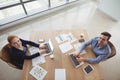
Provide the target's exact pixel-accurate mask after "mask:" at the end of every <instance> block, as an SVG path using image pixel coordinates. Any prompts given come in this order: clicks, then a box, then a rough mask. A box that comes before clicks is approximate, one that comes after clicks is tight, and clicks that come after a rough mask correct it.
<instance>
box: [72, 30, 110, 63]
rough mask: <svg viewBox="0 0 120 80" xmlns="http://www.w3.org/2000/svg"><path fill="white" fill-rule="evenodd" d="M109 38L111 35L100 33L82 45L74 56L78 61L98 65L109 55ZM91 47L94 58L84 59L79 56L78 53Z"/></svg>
mask: <svg viewBox="0 0 120 80" xmlns="http://www.w3.org/2000/svg"><path fill="white" fill-rule="evenodd" d="M110 37H111V34H110V33H108V32H102V33H101V34H100V36H99V37H95V38H92V39H91V40H89V41H88V42H86V43H84V44H83V45H82V46H81V48H80V50H79V51H77V52H76V53H75V54H74V56H75V57H76V58H77V60H78V61H84V62H89V63H99V62H101V61H103V60H105V59H106V58H107V57H108V56H109V55H110V53H111V49H110V46H109V45H108V41H109V39H110ZM88 45H91V47H92V50H93V52H94V54H95V56H96V58H84V57H81V56H80V53H81V52H82V51H83V50H84V49H85V48H86V47H87V46H88Z"/></svg>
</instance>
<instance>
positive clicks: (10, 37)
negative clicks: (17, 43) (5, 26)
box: [7, 35, 19, 44]
mask: <svg viewBox="0 0 120 80" xmlns="http://www.w3.org/2000/svg"><path fill="white" fill-rule="evenodd" d="M14 38H19V37H18V36H16V35H9V36H8V37H7V41H8V42H9V43H10V44H11V43H12V40H13V39H14Z"/></svg>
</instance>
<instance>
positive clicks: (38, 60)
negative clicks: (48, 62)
mask: <svg viewBox="0 0 120 80" xmlns="http://www.w3.org/2000/svg"><path fill="white" fill-rule="evenodd" d="M29 51H30V53H31V55H32V54H35V53H37V52H40V50H39V48H37V47H30V48H29ZM42 63H45V57H44V55H40V56H38V57H36V58H34V59H32V65H33V66H36V65H38V64H42Z"/></svg>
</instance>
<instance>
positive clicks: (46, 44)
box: [44, 39, 54, 54]
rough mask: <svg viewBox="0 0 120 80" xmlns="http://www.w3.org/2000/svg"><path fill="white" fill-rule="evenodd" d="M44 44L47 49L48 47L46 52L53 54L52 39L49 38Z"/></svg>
mask: <svg viewBox="0 0 120 80" xmlns="http://www.w3.org/2000/svg"><path fill="white" fill-rule="evenodd" d="M44 45H45V46H46V49H47V51H46V53H47V54H52V53H53V49H54V47H53V44H52V41H51V39H49V40H48V42H46V43H44Z"/></svg>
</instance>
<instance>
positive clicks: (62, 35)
mask: <svg viewBox="0 0 120 80" xmlns="http://www.w3.org/2000/svg"><path fill="white" fill-rule="evenodd" d="M65 37H66V35H65V34H61V35H58V36H57V37H55V39H56V40H57V42H58V43H61V42H64V41H65V40H66V39H65Z"/></svg>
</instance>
